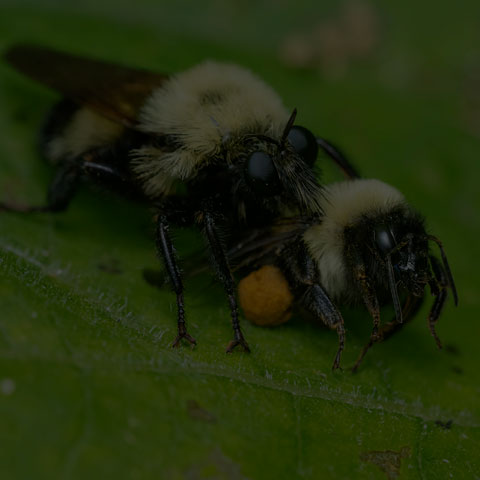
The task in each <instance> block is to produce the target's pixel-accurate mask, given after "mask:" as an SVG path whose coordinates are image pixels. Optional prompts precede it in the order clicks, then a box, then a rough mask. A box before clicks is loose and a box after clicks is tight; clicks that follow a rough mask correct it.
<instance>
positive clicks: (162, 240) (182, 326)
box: [156, 213, 197, 347]
mask: <svg viewBox="0 0 480 480" xmlns="http://www.w3.org/2000/svg"><path fill="white" fill-rule="evenodd" d="M156 246H157V252H158V255H159V256H161V258H162V259H163V263H164V265H165V268H166V269H167V272H168V275H169V277H170V281H171V282H172V287H173V291H174V292H175V294H176V295H177V312H178V316H177V326H178V335H177V337H176V339H175V341H174V342H173V346H174V347H178V345H179V344H180V340H181V339H182V338H184V339H185V340H187V341H188V342H190V343H191V344H192V345H195V344H196V343H197V341H196V340H195V339H194V338H193V337H192V336H190V335H189V334H188V332H187V327H186V323H185V307H184V301H183V290H184V289H183V283H182V278H181V275H180V271H179V269H178V265H177V260H176V258H175V249H174V248H173V244H172V240H171V239H170V234H169V225H168V221H167V217H166V216H165V215H164V214H163V213H160V215H159V216H158V220H157V231H156Z"/></svg>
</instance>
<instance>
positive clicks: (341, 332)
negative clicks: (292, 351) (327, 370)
mask: <svg viewBox="0 0 480 480" xmlns="http://www.w3.org/2000/svg"><path fill="white" fill-rule="evenodd" d="M301 302H302V305H303V306H304V307H305V308H306V309H307V310H308V311H309V312H310V313H311V314H312V315H314V316H315V317H316V318H320V319H321V320H322V322H323V323H324V324H325V325H326V326H327V327H329V328H331V329H332V330H336V331H337V334H338V350H337V354H336V355H335V360H334V362H333V366H332V370H335V369H337V368H339V367H340V358H341V356H342V351H343V349H344V346H345V326H344V322H343V317H342V314H341V313H340V312H339V311H338V309H337V307H336V306H335V305H334V304H333V302H332V301H331V300H330V298H329V297H328V295H327V293H326V292H325V290H324V289H323V288H322V287H321V286H320V285H319V284H318V283H315V284H313V285H310V286H309V287H308V288H307V290H306V292H305V294H304V295H303V296H302V299H301Z"/></svg>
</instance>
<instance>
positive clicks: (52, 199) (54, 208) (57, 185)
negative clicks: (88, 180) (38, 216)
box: [0, 162, 80, 213]
mask: <svg viewBox="0 0 480 480" xmlns="http://www.w3.org/2000/svg"><path fill="white" fill-rule="evenodd" d="M79 179H80V167H79V166H78V164H77V163H75V162H65V163H63V164H61V165H60V167H59V168H58V169H57V171H56V172H55V176H54V177H53V180H52V182H51V183H50V186H49V188H48V193H47V203H46V205H41V206H38V205H37V206H34V205H18V204H15V203H0V210H4V211H8V212H19V213H31V212H61V211H64V210H66V209H67V207H68V205H69V204H70V201H71V200H72V198H73V197H74V195H75V192H76V190H77V185H78V182H79Z"/></svg>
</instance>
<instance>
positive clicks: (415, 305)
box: [352, 295, 424, 372]
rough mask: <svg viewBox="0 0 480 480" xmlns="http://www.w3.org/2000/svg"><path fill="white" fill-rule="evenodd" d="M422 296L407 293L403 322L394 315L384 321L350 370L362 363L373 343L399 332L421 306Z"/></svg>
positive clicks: (353, 370) (355, 368) (354, 370)
mask: <svg viewBox="0 0 480 480" xmlns="http://www.w3.org/2000/svg"><path fill="white" fill-rule="evenodd" d="M423 299H424V297H414V296H413V295H408V296H407V298H406V299H405V303H404V305H403V308H402V317H403V322H402V323H398V321H397V318H396V317H395V318H394V319H393V320H392V321H391V322H388V323H386V324H385V325H383V326H382V328H380V330H379V331H378V333H377V336H376V338H370V340H369V342H368V343H367V344H366V345H365V346H364V347H363V349H362V351H361V352H360V355H359V356H358V358H357V361H356V362H355V365H354V366H353V368H352V372H356V371H357V369H358V367H359V366H360V364H361V363H362V361H363V359H364V357H365V355H366V354H367V352H368V351H369V350H370V348H371V347H372V346H373V344H374V343H378V342H383V341H385V340H387V339H388V338H390V337H391V336H392V335H393V334H395V333H397V332H399V331H400V330H401V329H402V328H403V327H404V326H405V324H406V323H408V322H409V321H410V320H411V319H412V318H413V317H415V315H416V313H417V312H418V310H419V309H420V307H421V306H422V303H423Z"/></svg>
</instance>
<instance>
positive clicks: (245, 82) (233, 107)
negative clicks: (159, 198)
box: [134, 62, 289, 195]
mask: <svg viewBox="0 0 480 480" xmlns="http://www.w3.org/2000/svg"><path fill="white" fill-rule="evenodd" d="M288 117H289V114H288V112H287V111H286V109H285V107H284V106H283V104H282V101H281V99H280V98H279V97H278V95H277V94H276V93H275V92H274V90H273V89H272V88H271V87H269V86H268V85H267V84H265V83H264V82H263V81H262V80H260V79H259V78H258V77H256V76H255V75H253V74H252V73H251V72H249V71H248V70H246V69H244V68H241V67H239V66H236V65H230V64H221V63H216V62H205V63H202V64H200V65H198V66H195V67H193V68H191V69H189V70H187V71H185V72H183V73H180V74H178V75H175V76H173V77H172V78H170V79H169V80H168V81H167V82H166V83H165V84H164V85H162V86H161V87H160V88H158V89H157V90H155V91H154V92H153V94H152V95H151V97H150V98H149V99H148V100H147V102H146V103H145V105H144V106H143V108H142V110H141V112H140V117H139V120H140V128H141V129H142V130H143V131H145V132H147V133H151V134H154V135H162V136H163V135H165V136H167V137H169V138H170V139H171V140H173V141H174V142H176V143H177V142H178V148H175V150H174V151H172V152H168V153H165V152H162V151H161V150H159V149H155V148H149V149H140V150H138V151H137V152H135V154H136V158H135V160H134V168H135V171H136V173H137V174H138V175H139V177H140V178H142V179H143V180H144V182H145V189H146V192H147V194H152V195H158V194H164V193H168V190H169V188H170V187H171V186H172V184H173V182H175V181H176V180H186V179H188V178H190V177H191V176H192V175H194V173H195V170H196V169H197V168H198V166H199V165H204V164H206V163H207V162H208V161H209V159H210V158H212V156H214V155H215V154H217V153H218V152H219V151H220V149H221V147H222V143H223V142H224V141H225V139H226V138H229V139H230V140H234V139H235V138H236V137H238V136H240V135H242V134H245V133H259V134H264V135H269V136H271V137H273V138H279V137H280V136H281V134H282V132H283V129H284V128H285V125H286V123H287V120H288ZM246 130H247V131H246ZM248 130H250V131H248Z"/></svg>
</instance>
